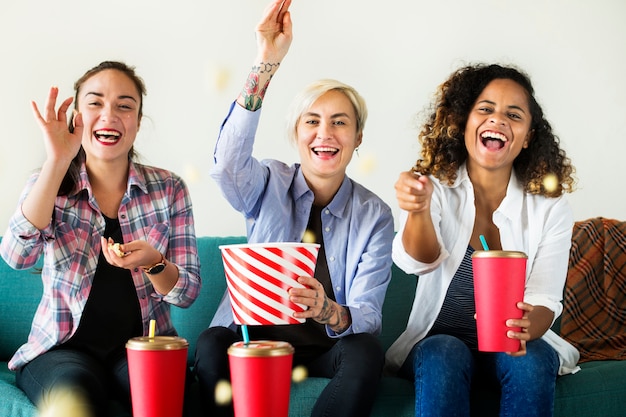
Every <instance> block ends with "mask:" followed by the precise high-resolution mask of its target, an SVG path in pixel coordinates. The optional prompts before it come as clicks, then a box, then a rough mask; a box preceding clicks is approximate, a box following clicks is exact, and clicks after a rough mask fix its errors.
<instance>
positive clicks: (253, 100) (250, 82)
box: [241, 62, 280, 111]
mask: <svg viewBox="0 0 626 417" xmlns="http://www.w3.org/2000/svg"><path fill="white" fill-rule="evenodd" d="M279 65H280V63H275V64H274V63H269V62H261V63H260V64H259V65H254V66H253V67H252V69H251V70H250V74H248V79H247V80H246V84H245V85H244V87H243V90H242V91H241V97H242V98H243V106H244V107H245V109H246V110H250V111H257V110H258V109H260V108H261V105H262V104H263V99H264V98H265V93H266V92H267V87H268V86H269V84H270V81H271V80H272V77H273V76H274V73H275V72H276V70H277V69H278V67H279Z"/></svg>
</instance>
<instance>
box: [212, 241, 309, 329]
mask: <svg viewBox="0 0 626 417" xmlns="http://www.w3.org/2000/svg"><path fill="white" fill-rule="evenodd" d="M319 247H320V245H319V244H316V243H296V242H280V243H256V244H240V245H222V246H220V250H221V252H222V260H223V261H224V273H225V275H226V284H227V286H228V294H229V296H230V303H231V306H232V309H233V316H234V319H235V323H236V324H242V325H253V326H254V325H272V324H298V323H304V321H305V320H304V319H296V318H294V317H293V313H294V312H296V311H304V310H306V308H307V307H306V306H303V305H301V304H297V303H292V302H291V301H289V294H288V291H289V289H290V288H294V287H298V288H303V287H304V286H303V285H302V284H300V283H299V282H298V281H297V279H298V277H299V276H313V273H314V272H315V263H316V261H317V253H318V251H319Z"/></svg>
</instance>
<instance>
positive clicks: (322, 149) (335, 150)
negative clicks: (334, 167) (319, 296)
mask: <svg viewBox="0 0 626 417" xmlns="http://www.w3.org/2000/svg"><path fill="white" fill-rule="evenodd" d="M313 151H314V152H337V149H336V148H328V147H318V148H313Z"/></svg>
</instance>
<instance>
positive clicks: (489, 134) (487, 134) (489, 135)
mask: <svg viewBox="0 0 626 417" xmlns="http://www.w3.org/2000/svg"><path fill="white" fill-rule="evenodd" d="M480 137H481V138H482V139H498V140H501V141H502V142H506V141H507V138H506V136H504V135H503V134H501V133H497V132H484V133H482V134H481V135H480Z"/></svg>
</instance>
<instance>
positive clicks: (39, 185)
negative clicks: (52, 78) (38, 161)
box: [22, 87, 83, 229]
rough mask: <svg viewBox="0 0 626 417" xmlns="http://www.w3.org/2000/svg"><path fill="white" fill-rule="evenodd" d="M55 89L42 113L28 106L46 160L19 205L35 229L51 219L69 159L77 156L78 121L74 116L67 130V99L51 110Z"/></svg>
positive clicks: (40, 227)
mask: <svg viewBox="0 0 626 417" xmlns="http://www.w3.org/2000/svg"><path fill="white" fill-rule="evenodd" d="M58 94H59V89H58V88H57V87H52V88H50V92H49V94H48V99H47V100H46V106H45V109H44V114H43V115H42V114H41V113H40V112H39V109H38V108H37V104H35V103H34V102H33V103H32V109H33V114H34V116H35V120H37V123H38V124H39V127H40V128H41V130H42V132H43V136H44V143H45V147H46V154H47V155H46V160H45V162H44V164H43V166H42V168H41V171H40V173H39V177H38V178H37V181H36V182H35V184H34V185H33V188H32V190H31V191H30V193H29V194H28V196H27V197H26V199H25V200H24V201H23V202H22V213H23V214H24V216H25V217H26V218H27V219H28V220H29V221H30V222H31V223H32V224H33V225H34V226H35V227H36V228H38V229H43V228H45V227H46V226H47V225H48V224H49V223H50V219H51V218H52V212H53V210H54V201H55V199H56V196H57V193H58V191H59V187H60V186H61V182H62V181H63V177H64V176H65V174H66V172H67V170H68V168H69V166H70V163H71V162H72V159H74V157H75V156H76V154H77V153H78V150H79V149H80V144H81V140H82V132H83V126H82V118H81V116H80V114H77V115H76V117H75V118H74V126H75V128H74V133H70V132H69V130H68V127H67V116H66V112H67V110H68V108H69V106H70V104H71V103H72V98H71V97H70V98H68V99H66V100H65V101H63V103H61V106H60V107H59V109H58V111H55V105H56V100H57V96H58Z"/></svg>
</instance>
